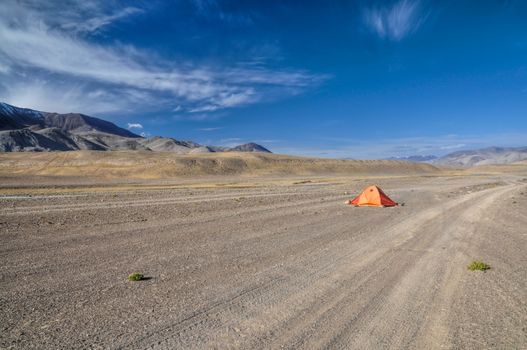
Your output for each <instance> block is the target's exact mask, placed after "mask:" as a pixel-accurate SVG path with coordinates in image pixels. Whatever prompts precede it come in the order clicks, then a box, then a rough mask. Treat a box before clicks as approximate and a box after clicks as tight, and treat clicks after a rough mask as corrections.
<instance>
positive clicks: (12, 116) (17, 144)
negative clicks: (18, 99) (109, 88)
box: [0, 102, 271, 154]
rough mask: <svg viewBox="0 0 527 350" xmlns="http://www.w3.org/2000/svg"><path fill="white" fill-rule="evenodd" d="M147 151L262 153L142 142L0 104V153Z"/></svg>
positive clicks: (91, 122) (251, 148)
mask: <svg viewBox="0 0 527 350" xmlns="http://www.w3.org/2000/svg"><path fill="white" fill-rule="evenodd" d="M72 150H97V151H114V150H150V151H159V152H174V153H179V154H186V153H210V152H266V153H271V152H270V151H269V150H268V149H266V148H265V147H262V146H260V145H257V144H255V143H248V144H245V145H239V146H236V147H233V148H229V147H219V146H205V145H200V144H198V143H196V142H193V141H180V140H176V139H174V138H169V137H160V136H155V137H152V138H144V137H142V136H139V135H137V134H134V133H133V132H131V131H129V130H126V129H123V128H120V127H118V126H117V125H115V124H113V123H111V122H109V121H106V120H103V119H99V118H95V117H90V116H88V115H84V114H80V113H66V114H60V113H49V112H42V111H37V110H33V109H28V108H20V107H15V106H12V105H9V104H7V103H2V102H0V152H28V151H72Z"/></svg>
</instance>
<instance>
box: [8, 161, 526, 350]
mask: <svg viewBox="0 0 527 350" xmlns="http://www.w3.org/2000/svg"><path fill="white" fill-rule="evenodd" d="M134 157H137V159H136V158H134ZM194 157H195V158H192V157H190V156H189V157H176V158H174V157H173V156H169V155H160V156H156V157H153V156H144V154H137V153H134V154H133V155H127V154H120V153H118V152H115V153H113V152H107V153H82V152H64V153H40V154H31V155H30V156H28V155H27V154H26V155H25V154H4V155H1V156H0V203H1V205H0V239H1V240H2V244H1V246H0V263H1V264H0V279H1V288H0V327H1V330H0V348H6V349H10V348H13V349H28V348H36V349H58V348H60V349H70V348H113V349H206V348H220V349H223V348H240V349H255V348H256V349H260V348H261V349H277V348H294V349H299V348H301V349H343V348H346V349H525V348H526V347H527V292H526V291H527V210H526V208H527V164H525V163H519V164H516V165H512V166H505V167H499V166H496V167H487V168H481V169H480V170H478V169H470V170H453V169H448V170H445V169H437V168H434V167H432V166H427V165H411V164H409V163H405V162H389V161H369V162H368V161H362V162H361V161H348V162H339V161H319V160H302V159H297V158H287V157H281V156H269V155H268V156H260V155H250V156H249V155H244V156H232V155H229V156H228V157H227V156H225V157H223V158H222V159H221V160H218V158H215V159H212V158H210V157H211V156H194ZM262 157H263V158H262ZM110 158H111V159H110ZM126 159H129V162H128V163H127V162H126ZM130 159H131V160H130ZM138 164H139V165H138ZM270 164H271V165H270ZM189 169H190V170H189ZM204 169H205V170H204ZM211 169H212V170H211ZM370 184H377V185H379V186H380V187H381V188H382V189H383V190H384V191H385V192H386V193H387V194H388V195H389V196H390V197H391V198H392V199H393V200H395V201H397V202H399V203H400V204H401V205H399V206H397V207H393V208H355V207H351V206H347V205H345V204H344V202H345V201H346V200H348V199H352V198H353V197H354V196H355V195H357V194H359V193H360V192H361V190H362V189H363V188H364V187H366V186H367V185H370ZM476 259H479V260H482V261H484V262H486V263H488V264H489V265H490V266H491V269H490V270H488V271H486V272H481V271H469V270H468V269H467V265H468V264H469V263H470V262H471V261H473V260H476ZM136 271H137V272H142V273H144V275H145V277H146V279H145V280H142V281H137V282H131V281H128V279H127V276H128V275H129V274H130V273H132V272H136Z"/></svg>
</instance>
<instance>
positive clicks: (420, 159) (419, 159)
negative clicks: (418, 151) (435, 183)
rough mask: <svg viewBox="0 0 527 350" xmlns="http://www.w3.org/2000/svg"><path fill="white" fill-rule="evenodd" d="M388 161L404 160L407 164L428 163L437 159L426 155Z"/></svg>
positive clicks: (392, 158)
mask: <svg viewBox="0 0 527 350" xmlns="http://www.w3.org/2000/svg"><path fill="white" fill-rule="evenodd" d="M387 159H388V160H406V161H407V162H417V163H423V162H430V161H433V160H435V159H437V156H433V155H428V156H408V157H390V158H387Z"/></svg>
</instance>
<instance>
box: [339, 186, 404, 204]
mask: <svg viewBox="0 0 527 350" xmlns="http://www.w3.org/2000/svg"><path fill="white" fill-rule="evenodd" d="M346 204H350V205H351V204H352V205H355V206H356V207H364V206H366V207H393V206H396V205H397V203H395V202H394V201H392V200H391V199H390V197H388V196H387V195H386V194H385V193H384V192H383V191H382V190H381V189H380V188H379V187H377V186H369V187H366V188H365V189H364V191H362V193H361V194H359V195H358V196H357V197H355V199H353V200H350V201H347V202H346Z"/></svg>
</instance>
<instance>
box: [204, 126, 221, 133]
mask: <svg viewBox="0 0 527 350" xmlns="http://www.w3.org/2000/svg"><path fill="white" fill-rule="evenodd" d="M221 129H223V128H222V127H214V128H199V129H198V131H207V132H209V131H216V130H221Z"/></svg>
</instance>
